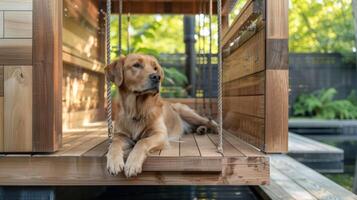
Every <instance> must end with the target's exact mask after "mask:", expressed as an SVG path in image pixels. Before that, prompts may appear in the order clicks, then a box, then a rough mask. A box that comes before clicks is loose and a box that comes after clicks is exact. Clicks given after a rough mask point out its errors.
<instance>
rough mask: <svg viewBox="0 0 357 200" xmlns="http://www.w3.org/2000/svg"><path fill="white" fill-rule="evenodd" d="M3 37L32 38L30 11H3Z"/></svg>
mask: <svg viewBox="0 0 357 200" xmlns="http://www.w3.org/2000/svg"><path fill="white" fill-rule="evenodd" d="M4 37H5V38H32V11H5V12H4Z"/></svg>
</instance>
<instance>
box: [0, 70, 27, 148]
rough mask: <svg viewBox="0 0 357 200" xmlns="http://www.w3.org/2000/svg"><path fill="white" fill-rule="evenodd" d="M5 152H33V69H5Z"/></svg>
mask: <svg viewBox="0 0 357 200" xmlns="http://www.w3.org/2000/svg"><path fill="white" fill-rule="evenodd" d="M4 81H5V82H4V88H5V91H4V122H5V123H4V144H5V145H4V150H5V151H6V152H28V151H32V67H31V66H5V67H4Z"/></svg>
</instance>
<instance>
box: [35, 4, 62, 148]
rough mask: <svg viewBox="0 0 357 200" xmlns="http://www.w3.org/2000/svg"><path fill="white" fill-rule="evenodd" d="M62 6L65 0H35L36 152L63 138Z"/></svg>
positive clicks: (58, 144)
mask: <svg viewBox="0 0 357 200" xmlns="http://www.w3.org/2000/svg"><path fill="white" fill-rule="evenodd" d="M62 10H63V7H62V1H53V0H34V1H33V24H34V26H33V44H34V45H33V130H34V131H33V138H32V139H33V151H35V152H53V151H56V150H57V149H58V148H59V147H60V144H61V140H62V88H61V86H62ZM44 36H46V37H44Z"/></svg>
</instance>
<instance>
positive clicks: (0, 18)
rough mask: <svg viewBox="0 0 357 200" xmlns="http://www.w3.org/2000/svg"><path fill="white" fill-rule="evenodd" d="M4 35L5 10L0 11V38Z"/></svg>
mask: <svg viewBox="0 0 357 200" xmlns="http://www.w3.org/2000/svg"><path fill="white" fill-rule="evenodd" d="M2 37H4V12H3V11H0V38H2Z"/></svg>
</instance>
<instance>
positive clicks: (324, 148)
mask: <svg viewBox="0 0 357 200" xmlns="http://www.w3.org/2000/svg"><path fill="white" fill-rule="evenodd" d="M288 155H289V156H291V157H293V158H294V159H296V160H297V161H299V162H301V163H303V164H305V165H307V166H309V167H311V168H313V169H314V170H316V171H318V172H322V173H342V172H343V157H344V152H343V150H342V149H339V148H336V147H333V146H330V145H327V144H324V143H321V142H318V141H315V140H312V139H309V138H307V137H304V136H300V135H297V134H294V133H289V152H288Z"/></svg>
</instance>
